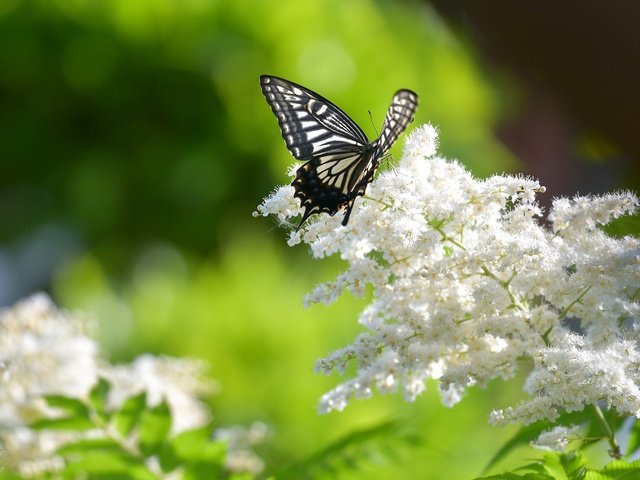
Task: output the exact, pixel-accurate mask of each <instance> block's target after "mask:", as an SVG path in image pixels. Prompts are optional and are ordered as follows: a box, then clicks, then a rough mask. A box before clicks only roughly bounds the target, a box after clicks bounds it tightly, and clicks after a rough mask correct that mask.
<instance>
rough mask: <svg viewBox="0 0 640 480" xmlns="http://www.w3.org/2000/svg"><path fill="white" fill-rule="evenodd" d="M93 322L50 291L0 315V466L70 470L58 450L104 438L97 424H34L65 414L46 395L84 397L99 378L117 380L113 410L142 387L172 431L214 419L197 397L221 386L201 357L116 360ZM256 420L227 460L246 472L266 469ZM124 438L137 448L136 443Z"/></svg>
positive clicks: (23, 472) (25, 471)
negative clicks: (258, 450)
mask: <svg viewBox="0 0 640 480" xmlns="http://www.w3.org/2000/svg"><path fill="white" fill-rule="evenodd" d="M90 326H91V325H90V324H88V323H87V321H86V319H85V318H82V317H81V316H80V315H79V314H77V313H76V314H73V315H71V314H69V313H67V312H64V311H62V310H59V309H58V308H56V306H55V305H54V304H53V302H52V301H51V299H50V298H49V297H48V296H46V295H45V294H37V295H33V296H32V297H30V298H28V299H26V300H23V301H21V302H18V303H17V304H16V305H15V306H14V307H12V308H10V309H6V310H3V311H1V312H0V368H1V371H2V376H1V377H0V464H1V465H3V466H6V467H7V468H9V469H11V470H13V471H15V472H17V473H18V474H19V475H20V476H21V477H22V478H29V477H35V476H38V475H42V474H43V473H46V472H55V471H59V470H61V469H62V468H64V460H63V458H61V457H60V456H57V455H56V453H55V452H56V450H57V449H58V448H59V447H61V446H62V445H64V444H65V443H68V442H69V441H72V440H77V439H79V438H85V437H86V438H98V437H101V436H104V434H105V433H104V432H103V431H101V430H99V429H95V430H91V431H83V432H74V431H60V430H42V431H37V430H32V429H31V428H29V426H28V425H29V424H30V423H31V422H33V421H34V420H37V419H40V418H42V417H55V416H57V415H59V412H58V411H57V410H56V409H51V408H49V407H47V405H46V404H45V401H44V399H43V396H44V395H49V394H58V395H63V396H66V397H72V398H78V399H82V400H86V399H87V397H88V394H89V392H90V391H91V388H92V387H93V386H94V385H95V384H96V382H97V381H98V378H100V377H102V378H105V379H107V380H108V381H109V383H110V384H111V390H110V391H109V398H108V401H109V407H111V408H112V409H114V410H115V409H117V408H118V407H120V406H121V405H122V404H123V403H124V402H125V400H126V399H127V398H129V397H131V396H132V395H136V394H139V393H141V392H145V393H146V399H147V404H148V405H149V406H155V405H157V404H159V403H160V402H162V401H163V400H166V401H167V404H168V405H169V409H170V411H171V417H172V433H179V432H181V431H184V430H187V429H192V428H197V427H200V426H203V425H205V424H207V423H208V422H209V420H210V413H209V411H208V410H207V408H206V407H205V405H204V404H203V403H202V402H201V401H200V399H199V398H200V397H202V396H204V395H208V394H211V393H212V392H213V391H214V389H215V384H214V383H213V382H212V381H210V380H207V379H206V378H205V375H204V374H205V370H206V368H205V364H204V363H203V362H201V361H198V360H193V359H178V358H171V357H155V356H152V355H142V356H140V357H138V358H137V359H135V360H134V361H133V362H132V363H131V364H122V365H110V364H109V363H108V362H107V361H106V360H104V359H103V358H101V357H100V356H99V349H98V346H97V344H96V343H95V341H94V340H93V339H92V338H91V337H89V336H88V335H87V333H88V330H90V328H88V327H90ZM256 425H257V426H255V427H252V428H251V429H250V430H244V429H243V430H242V432H244V433H243V435H244V437H243V438H245V439H249V440H246V441H245V443H242V442H241V440H239V438H240V435H236V437H237V438H238V440H234V442H235V443H232V444H233V445H239V446H238V448H237V449H236V450H237V455H236V453H234V454H233V455H236V456H235V457H233V455H232V453H233V452H232V451H231V450H230V457H229V459H228V461H230V462H231V460H232V459H233V458H236V460H234V462H235V463H234V465H235V466H236V467H237V468H238V469H239V470H242V469H241V468H240V467H239V465H240V463H241V462H240V460H239V459H240V457H241V456H242V455H244V464H246V465H248V466H250V467H251V468H247V469H245V470H242V471H250V472H253V471H259V470H262V463H261V462H262V460H261V459H260V458H259V457H257V456H256V455H255V454H253V453H252V452H251V450H250V449H249V446H250V445H251V444H252V443H250V442H254V441H256V438H258V437H260V432H261V431H262V430H263V429H264V428H261V427H260V425H262V424H259V425H258V424H256ZM263 427H264V426H263ZM265 428H266V427H265ZM229 431H232V430H229ZM111 434H113V432H111V433H110V435H111ZM263 436H264V435H263ZM123 441H125V443H126V445H127V447H129V448H134V447H132V445H133V444H132V443H131V442H128V441H126V439H123ZM247 442H249V443H247ZM254 443H255V442H254ZM154 463H157V462H154V459H153V458H151V459H150V462H149V464H148V467H149V468H155V469H156V470H158V471H159V470H160V467H159V465H156V466H155V467H154ZM258 467H259V468H258ZM229 468H231V467H229ZM234 468H235V467H234ZM234 471H235V470H234ZM179 473H180V472H179V470H176V472H175V478H181V477H180V476H179ZM162 478H173V477H167V476H163V477H162Z"/></svg>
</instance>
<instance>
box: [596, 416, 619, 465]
mask: <svg viewBox="0 0 640 480" xmlns="http://www.w3.org/2000/svg"><path fill="white" fill-rule="evenodd" d="M593 410H594V411H595V412H596V417H598V419H599V420H600V423H601V424H602V426H603V427H604V429H605V432H606V433H607V441H608V442H609V446H610V447H611V449H609V455H610V456H611V457H613V458H616V459H618V458H622V453H621V452H620V445H618V442H617V440H616V437H615V435H614V433H613V430H611V427H610V426H609V423H608V422H607V419H606V418H604V413H602V409H601V408H600V407H599V406H598V404H593Z"/></svg>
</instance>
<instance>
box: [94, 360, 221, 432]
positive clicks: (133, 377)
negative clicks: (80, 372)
mask: <svg viewBox="0 0 640 480" xmlns="http://www.w3.org/2000/svg"><path fill="white" fill-rule="evenodd" d="M205 367H206V365H205V364H204V363H203V362H201V361H198V360H195V359H184V358H173V357H155V356H153V355H149V354H146V355H141V356H139V357H138V358H136V359H135V360H134V361H133V362H131V363H130V364H122V365H107V366H105V367H104V368H101V369H100V376H101V377H104V378H105V379H107V380H108V381H109V383H111V391H110V392H109V403H110V404H111V406H112V407H117V406H120V405H122V404H123V403H124V401H125V400H126V399H127V398H129V397H131V396H132V395H136V394H138V393H141V392H146V394H147V405H149V406H155V405H158V404H159V403H160V402H162V401H163V400H166V402H167V403H168V405H169V409H170V410H171V418H172V425H171V431H172V433H179V432H182V431H184V430H189V429H193V428H197V427H200V426H203V425H205V424H206V423H207V422H208V421H209V420H210V418H209V413H208V410H207V409H206V407H205V405H204V404H203V403H202V402H201V401H200V400H199V398H200V397H203V396H205V395H210V394H211V393H213V392H214V389H215V384H214V383H213V382H211V381H207V380H205V376H204V373H205V370H206V368H205Z"/></svg>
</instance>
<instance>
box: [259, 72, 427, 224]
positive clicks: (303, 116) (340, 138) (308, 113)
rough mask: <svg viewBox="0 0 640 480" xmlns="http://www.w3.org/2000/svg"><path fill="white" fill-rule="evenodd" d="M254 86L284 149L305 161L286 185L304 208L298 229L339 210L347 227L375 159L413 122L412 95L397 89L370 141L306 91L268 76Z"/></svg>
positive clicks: (329, 105)
mask: <svg viewBox="0 0 640 480" xmlns="http://www.w3.org/2000/svg"><path fill="white" fill-rule="evenodd" d="M260 86H261V87H262V93H263V94H264V96H265V97H266V99H267V102H268V103H269V105H270V106H271V110H273V113H274V114H275V115H276V117H277V118H278V123H279V124H280V130H281V133H282V137H283V138H284V141H285V143H286V145H287V148H288V149H289V151H290V152H291V154H292V155H293V156H294V157H295V158H297V159H298V160H304V161H306V163H305V164H304V165H302V166H301V167H300V168H299V169H298V170H297V172H296V177H295V179H294V180H293V182H292V183H291V185H292V186H293V187H294V189H295V193H294V197H296V198H299V199H300V206H302V207H304V214H303V215H302V220H301V221H300V224H299V225H298V229H300V227H301V226H302V224H303V223H304V222H305V220H307V218H309V217H310V216H311V215H313V214H315V213H322V212H326V213H328V214H329V215H331V216H333V215H335V214H336V213H337V212H338V211H340V210H343V209H344V210H345V215H344V219H343V220H342V225H347V223H348V222H349V216H350V215H351V209H352V208H353V204H354V202H355V199H356V197H358V196H362V195H364V193H365V191H366V189H367V186H368V185H369V183H370V182H371V180H373V175H374V173H375V171H376V169H377V168H378V165H379V163H380V159H381V158H382V157H384V155H385V154H386V153H387V152H388V151H389V149H390V148H391V145H393V143H394V142H395V141H396V139H397V138H398V136H399V135H400V134H401V133H402V131H403V130H404V129H405V127H406V126H407V124H409V123H410V122H412V121H413V116H414V114H415V111H416V108H417V106H418V96H417V95H416V94H415V93H414V92H412V91H411V90H398V91H397V92H396V93H395V95H394V96H393V99H392V100H391V106H390V107H389V109H388V110H387V115H386V117H385V119H384V124H383V125H382V132H381V133H380V136H379V137H378V138H377V139H376V140H374V141H372V142H370V141H369V140H368V139H367V136H366V135H365V134H364V132H363V131H362V129H361V128H360V127H359V126H358V125H357V124H356V123H355V122H354V121H353V120H351V118H349V116H348V115H347V114H346V113H344V112H343V111H342V110H341V109H340V108H339V107H337V106H336V105H334V104H333V103H331V102H330V101H329V100H327V99H326V98H324V97H322V96H321V95H318V94H317V93H315V92H313V91H311V90H309V89H308V88H305V87H303V86H301V85H298V84H296V83H293V82H290V81H289V80H285V79H283V78H279V77H274V76H271V75H262V76H260Z"/></svg>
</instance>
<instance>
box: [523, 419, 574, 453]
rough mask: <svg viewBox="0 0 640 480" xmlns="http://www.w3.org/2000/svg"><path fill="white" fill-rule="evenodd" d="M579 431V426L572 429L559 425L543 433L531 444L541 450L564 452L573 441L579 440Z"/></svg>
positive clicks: (571, 427)
mask: <svg viewBox="0 0 640 480" xmlns="http://www.w3.org/2000/svg"><path fill="white" fill-rule="evenodd" d="M578 431H580V426H579V425H572V426H570V427H566V426H564V425H558V426H556V427H554V428H552V429H551V430H547V431H545V432H542V433H541V434H540V435H539V436H538V438H537V439H536V440H534V441H533V442H530V445H531V446H532V447H534V448H537V449H539V450H551V451H556V452H562V451H563V450H564V449H565V448H567V446H568V445H569V442H570V441H571V440H573V439H575V438H577V433H578Z"/></svg>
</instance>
